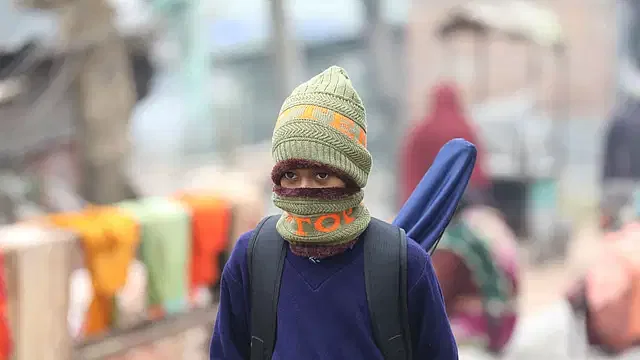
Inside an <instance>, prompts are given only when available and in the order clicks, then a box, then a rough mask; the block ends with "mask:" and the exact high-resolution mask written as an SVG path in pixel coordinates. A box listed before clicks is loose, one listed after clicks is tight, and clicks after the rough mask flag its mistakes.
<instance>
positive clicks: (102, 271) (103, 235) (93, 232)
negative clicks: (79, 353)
mask: <svg viewBox="0 0 640 360" xmlns="http://www.w3.org/2000/svg"><path fill="white" fill-rule="evenodd" d="M48 220H49V221H50V222H51V223H52V224H54V225H56V226H58V227H61V228H64V229H66V230H71V231H74V232H76V233H77V234H78V235H79V236H80V239H81V242H82V247H83V250H84V257H85V266H86V267H87V270H88V271H89V274H90V275H91V282H92V284H93V290H94V294H93V300H92V302H91V305H90V306H89V310H88V311H87V315H86V323H85V333H86V335H89V336H91V335H95V334H99V333H101V332H104V331H105V330H107V329H108V328H109V326H110V325H111V324H112V321H113V315H114V297H115V295H116V293H117V292H118V291H119V290H120V289H122V288H123V287H124V285H125V283H126V281H127V273H128V270H129V266H130V265H131V262H132V261H133V259H134V257H135V254H136V249H137V247H138V243H139V242H140V236H139V230H138V228H139V227H138V224H137V222H136V221H135V219H134V218H132V217H131V216H129V215H127V213H126V212H124V211H122V210H120V209H118V208H114V207H89V208H87V209H85V210H84V211H82V212H79V213H68V214H55V215H51V216H49V218H48Z"/></svg>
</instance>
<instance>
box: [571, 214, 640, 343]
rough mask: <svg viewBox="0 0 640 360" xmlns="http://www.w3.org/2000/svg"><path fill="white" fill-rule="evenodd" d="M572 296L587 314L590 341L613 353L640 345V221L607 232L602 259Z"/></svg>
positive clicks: (579, 311) (579, 310)
mask: <svg viewBox="0 0 640 360" xmlns="http://www.w3.org/2000/svg"><path fill="white" fill-rule="evenodd" d="M568 300H569V304H570V305H571V308H572V309H573V311H574V314H580V315H584V317H585V320H586V321H585V326H586V332H587V340H588V343H589V345H591V346H594V347H596V348H598V349H599V350H602V351H604V352H606V353H608V354H610V355H614V354H616V355H617V354H621V353H624V352H625V351H627V350H630V349H631V348H632V347H634V346H638V345H640V223H638V222H633V223H630V224H627V225H625V226H623V227H622V229H621V230H619V231H615V232H610V233H609V234H607V235H606V236H605V238H604V244H603V248H602V250H601V251H600V253H599V256H598V261H597V262H596V263H595V264H593V265H592V266H591V267H590V268H589V269H588V270H587V272H586V274H585V275H584V276H583V277H582V278H581V279H580V280H578V281H577V282H576V284H575V285H574V286H573V288H572V289H571V290H570V291H569V294H568Z"/></svg>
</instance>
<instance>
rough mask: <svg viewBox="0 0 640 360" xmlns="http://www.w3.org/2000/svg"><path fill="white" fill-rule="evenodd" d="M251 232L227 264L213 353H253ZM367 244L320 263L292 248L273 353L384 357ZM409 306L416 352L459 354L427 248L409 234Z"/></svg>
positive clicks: (284, 358) (233, 356) (335, 358)
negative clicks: (371, 298)
mask: <svg viewBox="0 0 640 360" xmlns="http://www.w3.org/2000/svg"><path fill="white" fill-rule="evenodd" d="M251 234H252V232H248V233H245V234H243V235H242V236H241V237H240V239H239V240H238V242H237V244H236V246H235V248H234V250H233V252H232V254H231V258H230V259H229V262H228V263H227V264H226V266H225V268H224V272H223V274H222V280H221V290H220V308H219V310H218V317H217V319H216V324H215V328H214V331H213V339H212V341H211V349H210V359H211V360H214V359H215V360H223V359H224V360H248V359H249V353H250V340H249V339H250V324H249V323H250V311H251V309H250V303H251V301H250V298H249V296H250V289H249V274H248V270H247V261H246V257H247V256H246V253H247V246H248V244H249V241H250V239H251ZM363 248H364V247H363V244H362V243H361V242H357V243H356V244H355V245H354V247H353V248H352V249H350V250H348V251H346V252H345V253H343V254H340V255H337V256H334V257H331V258H328V259H323V260H321V261H320V262H317V263H314V262H312V261H310V260H309V259H308V258H304V257H300V256H296V255H294V254H292V253H291V251H290V250H289V251H288V252H287V255H286V261H285V265H284V270H283V274H282V283H281V288H280V299H279V302H278V325H277V332H278V333H277V335H276V336H277V341H276V346H275V350H274V354H273V360H299V359H305V360H339V359H345V360H347V359H348V360H378V359H379V360H383V358H382V354H381V353H380V351H379V350H378V348H377V347H376V345H375V343H374V340H373V336H372V333H371V323H370V317H369V308H368V304H367V298H366V293H365V282H364V256H363ZM408 282H409V284H408V287H407V289H408V291H409V296H408V308H409V319H410V320H409V321H410V328H411V336H412V339H411V340H412V344H413V358H414V359H415V360H457V359H458V351H457V347H456V343H455V340H454V338H453V334H452V332H451V327H450V325H449V321H448V319H447V315H446V313H445V309H444V304H443V300H442V294H441V292H440V286H439V284H438V280H437V279H436V275H435V272H434V270H433V267H432V265H431V260H430V258H429V255H427V253H426V252H425V250H424V249H422V248H421V247H420V245H418V244H417V243H416V242H415V241H413V240H411V239H408Z"/></svg>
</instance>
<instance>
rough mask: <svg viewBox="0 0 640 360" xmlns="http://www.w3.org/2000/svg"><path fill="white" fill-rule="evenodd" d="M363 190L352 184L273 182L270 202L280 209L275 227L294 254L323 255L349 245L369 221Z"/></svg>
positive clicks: (340, 250)
mask: <svg viewBox="0 0 640 360" xmlns="http://www.w3.org/2000/svg"><path fill="white" fill-rule="evenodd" d="M363 197H364V193H363V191H362V190H360V189H354V188H320V189H309V188H299V189H287V188H283V187H281V186H279V185H275V186H274V189H273V203H274V204H275V205H276V206H277V207H278V208H280V209H282V210H283V211H284V212H283V214H282V217H280V220H279V221H278V224H277V225H276V229H277V230H278V233H279V234H280V235H281V236H282V238H283V239H285V240H286V241H287V242H289V244H290V248H291V250H292V252H294V253H295V254H296V255H300V256H305V257H314V258H326V257H329V256H333V255H336V254H339V253H341V252H343V251H345V250H346V249H348V248H350V247H351V246H353V244H354V243H355V241H356V240H357V238H358V236H360V234H362V232H364V230H365V229H366V228H367V226H368V225H369V221H370V220H371V215H370V214H369V210H368V209H367V208H366V206H364V205H363V204H362V199H363Z"/></svg>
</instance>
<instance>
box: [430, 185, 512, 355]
mask: <svg viewBox="0 0 640 360" xmlns="http://www.w3.org/2000/svg"><path fill="white" fill-rule="evenodd" d="M491 203H492V200H491V199H490V198H489V197H488V196H487V194H486V193H485V192H482V191H474V190H473V189H471V190H467V192H466V193H465V195H464V196H463V199H462V201H461V202H460V203H459V205H458V208H457V209H456V213H455V215H454V217H453V219H452V221H451V224H450V225H449V227H448V228H447V230H446V232H445V233H444V235H443V237H442V239H441V241H440V243H439V245H438V248H437V250H436V251H435V252H434V254H433V255H432V260H433V266H434V268H435V270H436V275H437V277H438V280H439V282H440V286H441V288H442V295H443V297H444V302H445V306H446V309H447V315H448V316H449V321H450V322H451V327H452V329H453V333H454V336H455V338H456V342H457V344H458V346H460V347H465V346H472V347H476V348H479V349H480V350H483V351H487V352H489V353H492V354H499V353H501V352H502V351H503V350H504V349H505V347H506V345H507V344H508V343H509V340H510V339H511V336H512V335H513V332H514V330H515V326H516V320H517V318H518V314H517V300H518V294H519V291H518V282H519V275H518V255H517V243H516V238H515V235H514V234H513V233H512V231H511V230H510V229H509V227H508V226H507V225H506V223H505V221H504V219H503V217H502V215H501V214H500V212H499V211H498V210H496V209H495V208H494V207H492V206H491Z"/></svg>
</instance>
